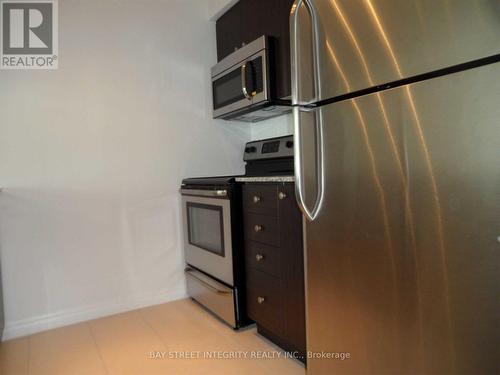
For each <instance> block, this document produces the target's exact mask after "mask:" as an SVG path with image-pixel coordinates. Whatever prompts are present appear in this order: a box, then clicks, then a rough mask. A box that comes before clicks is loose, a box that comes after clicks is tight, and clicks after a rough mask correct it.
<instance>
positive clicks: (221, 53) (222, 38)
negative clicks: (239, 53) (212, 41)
mask: <svg viewBox="0 0 500 375" xmlns="http://www.w3.org/2000/svg"><path fill="white" fill-rule="evenodd" d="M241 23H242V14H241V6H240V2H238V3H236V4H235V5H234V6H233V7H232V8H231V9H229V10H228V11H227V12H226V13H224V14H223V15H222V16H221V17H220V18H219V19H218V20H217V22H216V24H215V28H216V33H217V61H221V60H222V59H223V58H224V57H226V56H228V55H230V54H231V53H232V52H234V51H235V49H237V48H240V47H241V42H242V40H241V30H242V28H241V26H242V25H241Z"/></svg>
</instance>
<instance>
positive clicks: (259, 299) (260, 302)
mask: <svg viewBox="0 0 500 375" xmlns="http://www.w3.org/2000/svg"><path fill="white" fill-rule="evenodd" d="M257 302H258V303H259V305H262V304H263V303H264V302H266V299H265V298H264V297H257Z"/></svg>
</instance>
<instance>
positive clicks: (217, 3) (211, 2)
mask: <svg viewBox="0 0 500 375" xmlns="http://www.w3.org/2000/svg"><path fill="white" fill-rule="evenodd" d="M206 1H207V7H208V18H209V19H210V20H211V21H217V19H218V18H219V17H220V16H221V15H223V14H224V13H225V12H226V11H227V10H228V9H229V8H231V7H232V6H233V5H234V4H236V3H237V2H238V0H206Z"/></svg>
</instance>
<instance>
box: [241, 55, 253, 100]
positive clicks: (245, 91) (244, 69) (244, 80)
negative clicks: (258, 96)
mask: <svg viewBox="0 0 500 375" xmlns="http://www.w3.org/2000/svg"><path fill="white" fill-rule="evenodd" d="M241 91H243V95H244V96H245V98H247V99H248V100H251V99H252V96H251V95H250V94H248V89H247V63H244V64H243V65H242V66H241Z"/></svg>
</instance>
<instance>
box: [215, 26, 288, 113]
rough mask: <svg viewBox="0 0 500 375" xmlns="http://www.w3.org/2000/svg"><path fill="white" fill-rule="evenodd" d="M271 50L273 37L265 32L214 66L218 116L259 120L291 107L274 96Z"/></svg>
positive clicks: (286, 110)
mask: <svg viewBox="0 0 500 375" xmlns="http://www.w3.org/2000/svg"><path fill="white" fill-rule="evenodd" d="M269 52H270V43H269V38H268V37H266V36H261V37H260V38H258V39H256V40H254V41H253V42H251V43H249V44H247V45H245V46H243V47H241V48H240V49H238V50H236V51H235V52H233V53H232V54H230V55H229V56H227V57H225V58H224V59H222V60H221V61H220V62H219V63H218V64H217V65H215V66H214V67H213V68H212V98H213V117H214V118H222V119H226V120H237V121H245V122H257V121H261V120H265V119H267V118H270V117H275V116H279V115H282V114H284V113H288V112H290V111H291V107H290V106H289V105H287V104H288V103H287V102H286V101H282V100H277V99H276V98H273V91H272V85H273V76H272V69H271V67H270V60H269Z"/></svg>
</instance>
